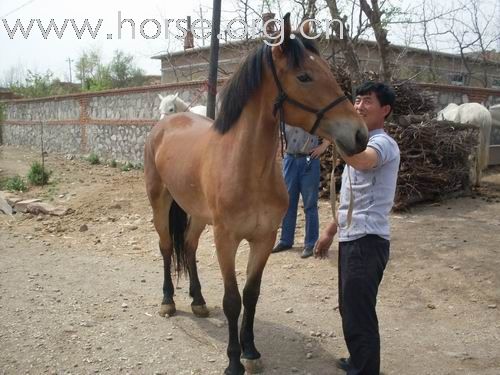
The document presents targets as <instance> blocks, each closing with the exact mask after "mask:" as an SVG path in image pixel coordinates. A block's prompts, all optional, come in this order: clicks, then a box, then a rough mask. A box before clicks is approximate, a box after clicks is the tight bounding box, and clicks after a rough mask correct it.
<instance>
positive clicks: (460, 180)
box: [320, 115, 479, 210]
mask: <svg viewBox="0 0 500 375" xmlns="http://www.w3.org/2000/svg"><path fill="white" fill-rule="evenodd" d="M386 131H387V132H388V133H389V134H390V135H391V136H392V137H393V138H394V139H395V140H396V142H397V143H398V145H399V149H400V152H401V164H400V169H399V177H398V183H397V190H396V197H395V205H394V208H395V209H396V210H401V209H404V208H407V207H409V206H411V205H412V204H415V203H418V202H422V201H432V200H436V199H442V198H445V197H450V196H454V195H460V194H464V193H467V192H470V190H471V185H472V184H471V170H473V165H474V163H475V157H476V154H475V147H476V146H477V143H478V132H479V129H478V128H477V127H476V126H474V125H464V124H456V123H453V122H449V121H437V120H434V119H430V116H426V115H424V116H419V115H409V116H400V117H399V118H398V120H397V123H390V124H388V125H387V126H386ZM331 170H332V151H331V149H329V150H327V152H325V153H324V154H323V155H322V159H321V186H320V196H321V197H323V198H327V197H329V194H330V171H331ZM342 170H343V162H342V161H341V160H337V162H336V168H335V171H336V172H335V175H336V184H337V191H338V190H339V187H340V174H341V173H342Z"/></svg>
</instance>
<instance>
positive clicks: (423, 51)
mask: <svg viewBox="0 0 500 375" xmlns="http://www.w3.org/2000/svg"><path fill="white" fill-rule="evenodd" d="M333 39H336V37H334V38H333ZM262 40H263V38H254V39H250V40H249V41H247V40H237V41H230V42H227V43H221V48H228V47H239V46H242V45H245V44H246V43H248V42H250V44H257V43H259V42H261V41H262ZM358 43H359V44H362V45H366V46H370V47H373V48H376V47H377V42H375V41H373V40H368V39H360V40H359V42H358ZM390 47H391V48H392V49H394V50H398V51H404V50H406V51H408V52H413V53H419V54H428V52H427V50H426V49H423V48H416V47H408V46H401V45H398V44H390ZM208 50H210V46H200V47H194V48H190V49H187V50H179V51H174V52H168V51H163V52H159V53H157V54H156V55H153V56H151V58H152V59H157V60H162V59H164V58H169V57H170V58H171V57H177V56H189V55H195V54H197V53H199V52H202V51H208ZM431 52H432V53H434V55H435V56H443V57H447V58H456V59H460V58H461V56H460V55H459V54H454V53H449V52H442V51H435V50H433V51H431ZM498 54H499V53H495V54H494V56H496V55H498ZM488 57H489V56H488ZM466 58H468V59H470V60H477V53H469V54H466ZM488 63H491V64H494V65H499V66H500V60H498V58H491V59H489V61H488Z"/></svg>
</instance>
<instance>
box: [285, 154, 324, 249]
mask: <svg viewBox="0 0 500 375" xmlns="http://www.w3.org/2000/svg"><path fill="white" fill-rule="evenodd" d="M307 159H308V158H306V157H294V156H291V155H288V154H286V155H285V158H284V160H283V175H284V177H285V183H286V186H287V189H288V197H289V201H288V211H287V212H286V215H285V217H284V219H283V223H282V225H281V239H280V243H281V244H283V245H285V246H290V247H292V246H293V242H294V236H295V226H296V223H297V208H298V204H299V195H302V202H303V203H304V213H305V216H306V237H305V239H304V247H314V245H315V244H316V241H317V240H318V237H319V218H318V190H319V182H320V163H319V159H312V158H311V159H309V161H308V160H307Z"/></svg>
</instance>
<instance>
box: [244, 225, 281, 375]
mask: <svg viewBox="0 0 500 375" xmlns="http://www.w3.org/2000/svg"><path fill="white" fill-rule="evenodd" d="M275 240H276V232H272V233H270V234H269V235H267V236H265V237H263V238H259V239H258V240H253V241H250V254H249V256H248V265H247V281H246V283H245V288H244V289H243V306H244V307H245V310H244V312H243V320H242V322H241V331H240V342H241V349H242V351H243V354H242V358H243V359H244V360H245V361H244V364H245V368H246V370H247V372H248V373H250V374H252V373H258V372H261V371H262V363H261V361H260V353H259V351H258V350H257V348H256V347H255V343H254V334H253V324H254V317H255V308H256V305H257V301H258V299H259V294H260V283H261V280H262V273H263V271H264V267H265V266H266V262H267V259H268V258H269V255H270V254H271V250H272V248H273V245H274V242H275Z"/></svg>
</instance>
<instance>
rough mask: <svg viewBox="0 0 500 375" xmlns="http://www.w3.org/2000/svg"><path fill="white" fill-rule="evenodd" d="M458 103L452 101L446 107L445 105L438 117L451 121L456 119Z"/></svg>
mask: <svg viewBox="0 0 500 375" xmlns="http://www.w3.org/2000/svg"><path fill="white" fill-rule="evenodd" d="M458 107H459V106H458V104H455V103H450V104H448V105H447V106H446V107H444V108H443V109H442V110H440V111H439V112H438V114H437V119H438V120H440V121H443V120H449V121H455V120H454V119H455V113H456V112H457V110H458Z"/></svg>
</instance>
